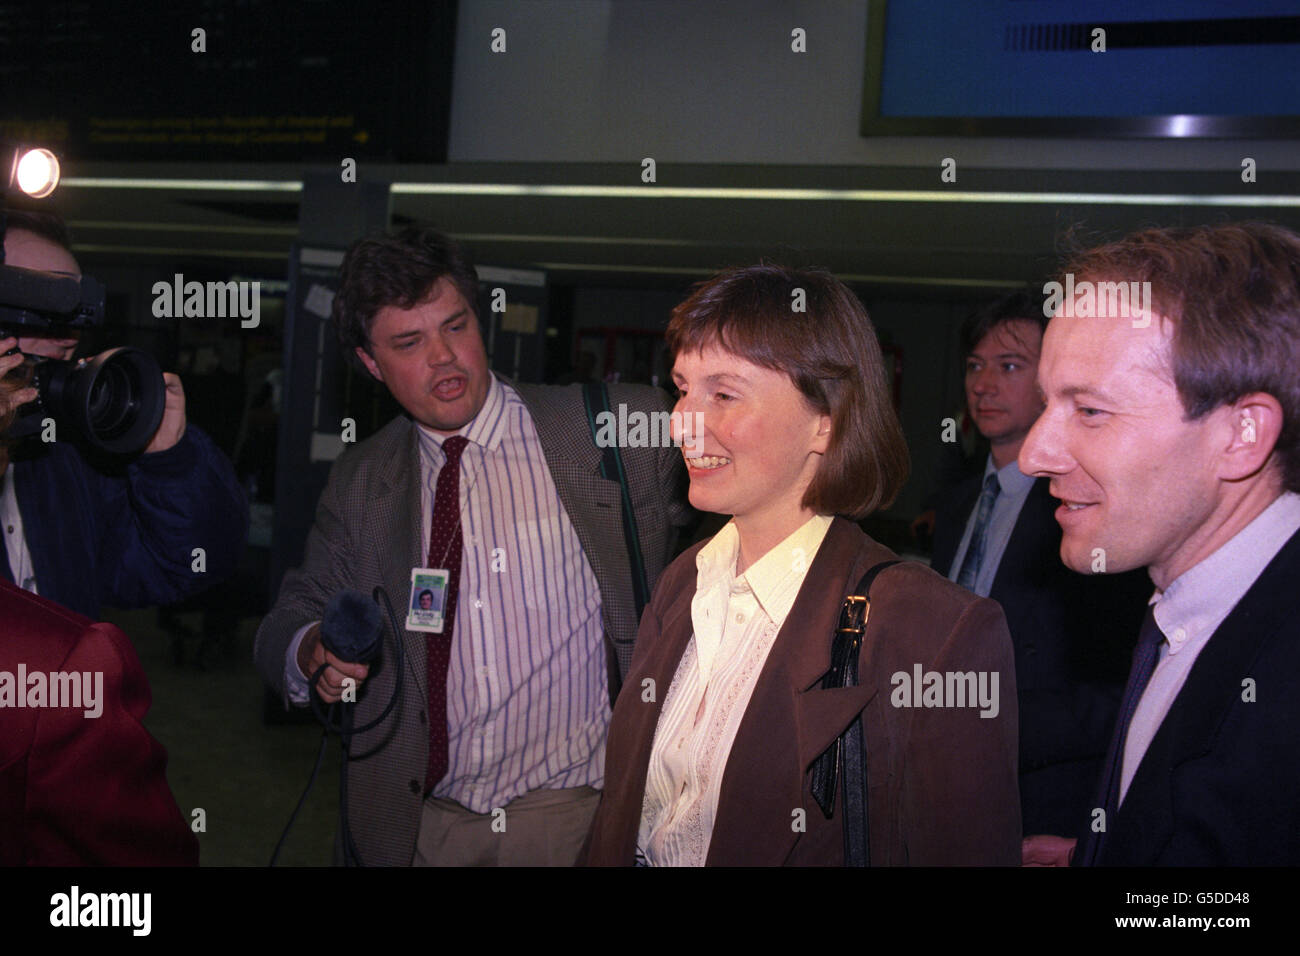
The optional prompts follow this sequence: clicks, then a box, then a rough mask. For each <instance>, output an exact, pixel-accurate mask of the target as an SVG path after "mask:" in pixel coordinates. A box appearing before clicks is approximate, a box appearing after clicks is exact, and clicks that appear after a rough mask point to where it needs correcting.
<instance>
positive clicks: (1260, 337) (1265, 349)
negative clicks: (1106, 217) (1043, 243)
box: [1062, 222, 1300, 491]
mask: <svg viewBox="0 0 1300 956" xmlns="http://www.w3.org/2000/svg"><path fill="white" fill-rule="evenodd" d="M1065 273H1073V274H1074V277H1075V281H1076V282H1077V281H1081V280H1084V279H1092V280H1107V281H1116V280H1123V281H1125V282H1150V283H1151V308H1152V310H1153V311H1154V312H1156V313H1157V314H1159V315H1160V316H1162V317H1163V318H1164V319H1166V320H1168V321H1169V322H1170V323H1171V324H1172V326H1173V337H1172V345H1171V365H1172V370H1173V375H1174V385H1175V387H1176V388H1177V389H1178V397H1179V398H1180V399H1181V401H1182V405H1183V413H1184V418H1185V420H1187V421H1195V420H1196V419H1198V418H1201V417H1203V416H1204V415H1206V414H1208V413H1209V412H1211V411H1212V410H1214V409H1216V408H1219V407H1220V406H1223V405H1227V404H1231V403H1232V402H1235V401H1236V400H1237V399H1239V398H1241V397H1242V396H1243V395H1249V394H1251V393H1252V392H1265V393H1267V394H1269V395H1272V396H1273V397H1274V398H1275V399H1277V401H1278V404H1279V405H1281V406H1282V430H1281V434H1280V435H1279V436H1278V440H1277V445H1276V446H1274V453H1275V454H1276V455H1277V459H1278V464H1279V470H1280V472H1281V476H1282V481H1283V484H1284V485H1285V487H1286V488H1287V490H1288V491H1300V236H1297V235H1296V234H1295V233H1293V232H1291V231H1290V230H1288V229H1284V228H1282V227H1281V226H1274V225H1269V224H1266V223H1254V222H1246V223H1229V224H1225V225H1218V226H1193V227H1187V228H1175V229H1145V230H1142V231H1141V232H1135V233H1133V234H1132V235H1129V236H1126V237H1125V238H1124V239H1121V240H1120V241H1118V242H1113V243H1110V244H1108V245H1104V246H1099V247H1097V248H1095V249H1089V250H1086V251H1084V252H1081V253H1077V254H1075V255H1074V256H1072V257H1071V258H1070V260H1069V261H1068V262H1067V263H1066V266H1065V268H1064V269H1063V270H1062V277H1063V276H1064V274H1065Z"/></svg>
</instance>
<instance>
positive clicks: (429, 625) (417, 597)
mask: <svg viewBox="0 0 1300 956" xmlns="http://www.w3.org/2000/svg"><path fill="white" fill-rule="evenodd" d="M450 576H451V575H450V573H449V572H447V571H444V570H441V569H438V568H411V599H410V601H408V602H407V605H406V606H407V612H406V629H407V630H408V631H428V632H429V633H431V634H441V633H442V622H443V614H444V613H445V608H446V606H447V579H448V578H449V577H450Z"/></svg>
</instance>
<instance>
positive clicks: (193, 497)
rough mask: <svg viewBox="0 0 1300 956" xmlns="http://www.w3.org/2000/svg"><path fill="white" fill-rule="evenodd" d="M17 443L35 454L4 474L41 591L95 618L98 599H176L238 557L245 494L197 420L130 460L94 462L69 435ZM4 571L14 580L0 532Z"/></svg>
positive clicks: (220, 575) (137, 602) (0, 572)
mask: <svg viewBox="0 0 1300 956" xmlns="http://www.w3.org/2000/svg"><path fill="white" fill-rule="evenodd" d="M21 451H22V452H31V454H30V455H26V456H24V457H23V458H22V459H21V460H19V461H18V462H17V463H16V464H15V465H13V466H11V469H10V472H9V475H7V476H6V479H8V478H12V479H13V481H14V482H15V484H14V494H15V496H16V497H17V499H18V510H19V511H20V512H21V514H22V516H23V533H24V537H25V538H26V539H27V549H28V550H29V551H30V552H31V555H32V565H33V569H34V571H35V574H36V585H37V588H38V589H39V590H40V593H41V594H42V595H43V596H44V597H48V598H50V599H51V600H53V601H57V602H58V603H60V604H62V605H63V606H64V607H67V608H71V609H72V610H74V611H76V612H77V613H78V614H84V615H85V616H86V617H89V618H92V619H94V618H98V617H99V611H100V607H101V605H104V604H107V605H110V606H113V607H144V606H147V605H150V604H174V603H176V602H177V601H180V600H183V599H184V598H187V597H190V596H192V595H194V594H198V593H199V592H200V591H204V590H206V589H207V588H209V587H211V586H212V585H214V584H217V583H219V582H220V581H223V580H225V579H226V578H228V577H229V576H230V575H231V574H232V573H233V572H234V570H235V566H236V565H237V564H238V563H239V557H240V555H241V554H242V553H243V550H244V543H245V541H246V540H247V537H248V502H247V500H246V499H245V497H244V492H243V489H241V488H240V487H239V482H238V481H237V480H236V478H235V470H234V468H233V467H231V464H230V461H229V460H228V459H227V458H226V456H225V455H224V454H223V453H222V452H221V450H220V449H218V448H217V446H216V445H214V444H213V443H212V439H211V438H209V437H208V436H207V435H205V434H203V432H202V430H201V429H199V428H197V427H196V426H194V425H192V424H191V425H187V426H186V428H185V434H184V435H183V436H181V440H180V441H179V442H177V443H176V444H175V445H174V446H173V447H171V448H169V449H167V450H166V451H160V452H155V453H154V454H151V455H141V456H140V457H138V458H136V459H134V460H133V461H131V462H130V463H128V464H123V463H121V462H113V463H101V462H96V463H95V464H92V463H91V462H89V461H88V460H87V459H86V457H85V456H84V455H83V454H82V452H81V451H80V450H79V449H77V448H76V447H75V446H74V445H73V444H72V443H71V442H68V441H57V442H52V443H51V444H49V445H42V444H41V443H40V442H34V441H33V442H25V443H24V444H23V446H22V447H21ZM96 465H101V466H102V467H103V468H104V469H105V470H104V471H101V470H99V468H98V467H96ZM195 548H203V550H204V562H205V565H206V566H205V569H204V570H203V571H202V572H196V571H194V570H193V566H194V556H193V551H194V549H195ZM0 577H3V578H4V579H5V580H6V581H8V580H11V579H12V575H11V573H10V569H9V562H8V560H7V556H6V554H5V548H4V541H3V536H0Z"/></svg>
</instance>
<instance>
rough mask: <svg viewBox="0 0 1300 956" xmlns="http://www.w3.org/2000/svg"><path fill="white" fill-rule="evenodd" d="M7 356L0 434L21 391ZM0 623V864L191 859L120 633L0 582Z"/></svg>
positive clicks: (194, 845) (1, 380) (194, 847)
mask: <svg viewBox="0 0 1300 956" xmlns="http://www.w3.org/2000/svg"><path fill="white" fill-rule="evenodd" d="M14 364H15V363H14V356H5V357H0V435H3V433H4V431H5V429H6V428H7V427H8V425H9V422H10V421H11V419H12V412H13V410H14V408H15V407H16V406H17V405H19V404H21V398H19V399H17V400H15V397H14V396H15V395H19V396H22V395H24V394H25V393H23V392H22V391H21V390H20V389H18V388H17V387H16V385H17V383H16V382H15V381H14V380H13V378H12V377H10V375H9V373H11V372H12V370H13V367H14ZM0 440H2V439H0ZM0 622H3V624H2V626H0V866H27V865H31V866H91V865H94V866H138V865H150V866H182V865H185V866H193V865H196V864H197V863H198V861H199V844H198V841H197V840H196V839H195V837H194V834H193V833H191V832H190V829H189V827H188V826H187V825H186V822H185V819H184V818H183V817H182V816H181V813H180V810H179V809H178V808H177V806H176V800H175V799H174V798H173V797H172V793H171V790H170V789H168V787H167V778H166V776H165V773H164V771H165V767H166V763H167V755H166V754H165V753H164V751H163V748H162V747H161V746H160V745H159V744H158V741H156V740H154V739H153V737H152V736H150V734H149V732H148V731H147V730H145V728H144V724H143V723H142V721H143V719H144V715H145V712H146V711H147V710H148V709H149V685H148V683H147V682H146V681H145V676H144V669H143V668H142V667H141V666H140V660H139V658H138V657H137V656H136V653H135V648H133V647H132V646H131V642H130V641H129V640H127V638H126V635H125V634H123V633H122V632H121V631H120V630H118V629H117V628H116V627H114V626H112V625H111V624H93V623H91V622H90V621H88V620H87V619H86V618H84V617H82V616H81V615H79V614H76V613H74V612H72V611H69V610H67V609H66V608H63V607H60V606H59V605H58V604H55V603H54V602H53V601H49V600H46V599H45V598H41V597H37V596H36V595H34V594H31V593H29V592H27V591H23V590H21V589H19V588H17V587H15V586H14V585H12V584H10V583H9V582H8V581H4V580H0Z"/></svg>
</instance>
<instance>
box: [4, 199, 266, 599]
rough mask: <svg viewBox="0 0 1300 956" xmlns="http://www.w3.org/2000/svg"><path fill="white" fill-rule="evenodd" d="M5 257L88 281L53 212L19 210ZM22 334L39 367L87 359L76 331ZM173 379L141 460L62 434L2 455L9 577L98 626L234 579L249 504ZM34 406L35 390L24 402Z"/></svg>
mask: <svg viewBox="0 0 1300 956" xmlns="http://www.w3.org/2000/svg"><path fill="white" fill-rule="evenodd" d="M4 253H5V254H4V261H5V263H6V264H7V265H9V266H17V267H20V268H26V269H35V270H40V271H43V272H61V273H66V274H69V275H74V276H78V275H80V274H81V270H80V267H79V266H78V265H77V260H76V259H75V258H73V255H72V252H71V248H70V240H69V237H68V232H67V229H66V227H65V226H64V225H63V222H62V220H60V219H59V218H58V217H57V216H55V215H54V214H53V213H50V212H48V211H41V212H32V211H27V210H13V209H11V210H8V212H7V228H6V230H5V233H4ZM21 331H23V332H24V333H25V334H22V335H19V336H18V339H17V346H18V348H19V349H20V350H21V351H22V352H24V353H27V354H30V355H39V356H45V357H47V358H53V359H62V360H68V359H70V358H72V355H73V352H74V351H75V350H76V347H77V333H75V332H69V331H67V330H66V329H65V330H63V331H57V330H49V334H26V333H28V332H29V331H30V330H28V329H26V328H24V329H22V330H21ZM6 342H7V344H6V346H5V350H6V351H8V349H9V348H10V347H11V343H8V340H6ZM164 379H165V381H166V386H167V394H166V407H165V409H164V412H163V418H162V422H161V423H160V424H159V426H158V431H157V432H156V433H155V435H154V437H153V439H152V440H151V441H150V442H149V445H148V446H147V447H146V448H145V449H144V452H143V453H142V454H140V455H137V456H136V457H134V458H132V459H130V460H101V457H100V456H95V455H93V454H91V453H89V452H87V451H85V450H84V449H82V448H81V447H80V446H79V445H78V444H77V443H76V442H75V441H74V440H73V439H72V438H71V436H66V435H64V434H63V433H62V432H56V437H57V439H58V440H56V441H53V442H49V443H46V442H43V441H40V440H38V439H37V438H36V437H35V436H32V437H31V438H27V439H24V440H22V441H20V442H18V443H16V444H14V445H12V446H10V447H8V448H0V515H3V518H4V521H3V533H2V534H0V577H2V578H5V579H7V580H10V581H13V582H15V583H16V584H18V586H19V587H22V588H25V589H26V590H29V591H33V592H36V593H39V594H41V595H43V596H45V597H48V598H50V599H52V600H54V601H57V602H59V603H60V604H62V605H64V606H65V607H68V608H71V609H72V610H74V611H76V612H78V613H79V614H84V615H85V616H86V617H89V618H97V617H99V613H100V608H101V606H102V605H105V604H108V605H111V606H114V607H145V606H148V605H151V604H174V603H176V602H178V601H181V600H183V599H185V598H187V597H191V596H193V595H195V594H198V593H200V592H201V591H204V590H206V589H207V588H208V587H210V586H212V585H214V584H216V583H218V582H220V581H222V580H224V579H225V578H227V577H229V576H230V575H231V574H232V573H233V572H234V570H235V566H236V564H237V563H238V561H239V556H240V554H241V553H242V552H243V548H244V540H245V537H246V535H247V532H248V503H247V501H246V500H245V498H244V493H243V490H242V489H241V488H240V486H239V482H238V480H237V479H236V477H235V471H234V468H232V467H231V464H230V461H229V460H228V459H227V458H226V456H225V455H224V454H223V453H222V452H221V450H220V449H218V448H217V446H216V445H215V444H213V442H212V439H211V438H209V437H208V436H207V435H206V434H204V433H203V431H202V430H201V429H199V428H197V427H196V426H195V425H194V424H193V423H191V422H187V420H186V415H185V391H184V388H183V387H182V385H181V380H180V378H179V377H177V376H176V375H174V374H172V373H167V374H166V375H164ZM35 397H36V393H35V390H33V389H24V390H23V392H22V393H21V394H20V395H19V396H18V399H17V401H18V402H19V403H20V404H21V403H26V402H28V401H32V400H33V399H35ZM196 549H201V554H200V553H199V551H198V550H196Z"/></svg>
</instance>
